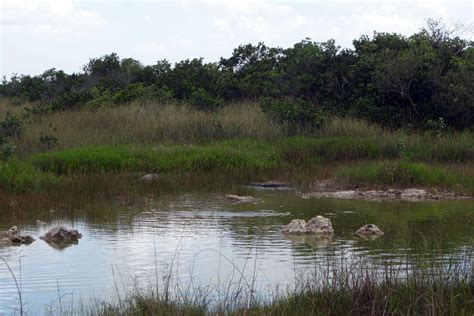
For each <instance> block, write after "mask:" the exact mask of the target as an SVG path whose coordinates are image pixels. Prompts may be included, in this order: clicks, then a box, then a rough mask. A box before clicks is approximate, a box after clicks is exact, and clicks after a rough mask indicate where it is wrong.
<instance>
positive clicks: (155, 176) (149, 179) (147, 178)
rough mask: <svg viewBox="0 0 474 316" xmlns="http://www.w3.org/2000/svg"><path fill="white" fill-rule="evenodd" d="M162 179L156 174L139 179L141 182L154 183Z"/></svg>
mask: <svg viewBox="0 0 474 316" xmlns="http://www.w3.org/2000/svg"><path fill="white" fill-rule="evenodd" d="M159 178H160V176H159V175H158V174H156V173H149V174H146V175H144V176H143V177H141V178H140V179H138V181H140V182H152V181H156V180H158V179H159Z"/></svg>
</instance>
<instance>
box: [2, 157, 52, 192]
mask: <svg viewBox="0 0 474 316" xmlns="http://www.w3.org/2000/svg"><path fill="white" fill-rule="evenodd" d="M59 181H60V178H58V177H57V176H55V175H53V174H50V173H47V172H42V171H41V170H39V169H38V168H36V167H34V166H33V165H31V164H29V163H25V162H21V161H16V160H13V161H10V162H6V163H1V164H0V186H1V188H2V189H4V190H7V191H14V192H25V191H31V190H37V189H42V188H44V187H45V186H49V185H52V184H55V183H57V182H59Z"/></svg>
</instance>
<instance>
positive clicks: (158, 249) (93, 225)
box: [0, 188, 474, 315]
mask: <svg viewBox="0 0 474 316" xmlns="http://www.w3.org/2000/svg"><path fill="white" fill-rule="evenodd" d="M246 190H247V191H245V192H243V193H245V194H252V195H254V196H256V197H258V198H261V201H260V202H258V203H250V204H248V203H247V204H232V203H229V202H227V201H225V200H224V199H222V198H221V197H220V196H218V195H216V194H209V193H193V194H182V195H178V196H175V195H169V196H160V197H155V198H153V199H148V200H147V201H146V203H144V204H139V205H132V206H124V205H120V204H118V203H111V204H110V207H109V210H108V211H107V216H104V218H100V217H99V218H100V219H95V220H91V219H90V218H89V219H86V217H85V216H80V215H78V216H77V217H75V218H68V219H65V218H63V219H60V220H58V219H55V220H54V221H52V222H49V223H48V224H47V225H43V226H42V225H26V224H25V225H21V228H22V231H23V232H24V233H28V234H31V235H33V236H34V237H35V238H37V237H38V236H40V235H41V234H43V233H44V232H46V231H47V230H48V229H49V228H51V226H52V225H55V224H59V223H61V224H65V225H67V226H72V227H74V228H76V229H78V230H79V231H80V232H81V233H82V234H83V238H82V239H81V240H80V241H79V243H78V244H76V245H70V246H68V247H66V248H58V247H56V248H55V247H51V246H50V245H48V244H47V243H45V242H43V241H42V240H39V239H37V240H36V241H35V242H34V243H33V244H31V245H28V246H20V247H3V248H0V257H2V258H4V259H5V260H6V261H7V262H8V263H9V265H10V266H11V268H12V270H13V271H14V272H15V274H16V276H17V278H20V270H21V292H22V295H23V302H24V303H25V309H26V310H27V311H29V314H41V313H42V312H43V311H45V312H46V311H47V310H52V311H58V310H59V306H64V305H67V306H74V305H75V304H78V303H79V302H81V301H83V302H84V301H85V302H90V301H91V298H92V299H109V300H113V299H114V298H116V297H117V295H116V294H117V292H118V293H119V294H120V295H124V293H125V292H129V291H130V290H131V289H133V288H148V287H149V286H155V285H156V280H157V279H158V284H159V285H162V284H163V277H164V276H167V275H172V276H173V278H172V281H171V282H172V283H173V284H179V285H180V287H181V288H188V287H190V288H196V287H199V286H208V285H210V286H213V287H215V288H220V287H223V286H225V284H228V283H229V282H235V281H236V280H241V281H242V280H243V277H242V275H243V276H244V277H245V280H252V279H254V280H255V288H257V289H259V291H260V294H261V295H266V294H269V293H270V292H271V290H272V289H275V287H277V286H280V287H288V286H290V287H291V286H292V285H294V284H295V282H296V281H295V280H296V277H297V276H299V275H301V274H305V273H310V272H311V271H314V269H315V268H317V267H318V265H324V264H328V263H329V262H331V259H338V260H339V259H347V260H360V258H363V259H367V258H368V259H371V261H372V262H375V264H376V265H380V266H386V265H403V264H405V263H406V261H407V260H408V259H407V258H408V257H409V256H410V255H414V254H417V253H419V252H420V248H422V249H424V251H427V252H428V253H429V252H433V253H434V255H435V256H437V260H464V261H465V260H466V256H467V257H468V260H473V259H474V256H473V245H474V230H473V228H472V227H474V226H473V224H474V202H473V201H472V200H466V201H442V202H402V201H385V202H381V201H351V200H335V199H308V200H305V199H302V198H301V197H300V196H299V195H298V194H297V192H296V191H293V190H288V191H265V190H252V189H250V188H247V189H246ZM240 193H242V192H240ZM89 211H91V210H89ZM316 215H323V216H327V217H330V218H331V220H332V221H333V226H334V229H335V234H334V236H333V237H332V238H331V239H318V238H305V237H296V238H293V239H288V238H287V237H285V236H284V235H282V234H281V233H280V230H281V227H282V225H284V224H287V223H288V222H289V221H290V220H291V219H293V218H302V219H309V218H311V217H313V216H316ZM366 223H376V224H377V225H379V226H380V227H381V228H382V229H383V230H384V231H385V233H386V235H385V236H384V237H382V238H380V239H377V240H375V241H366V240H361V239H359V238H357V237H356V236H354V235H353V232H354V231H355V230H356V229H357V228H359V227H360V226H361V225H363V224H366ZM6 228H8V227H7V224H5V223H0V229H2V230H3V229H6ZM20 260H21V264H20ZM20 267H21V269H20ZM170 271H171V274H170ZM245 280H244V282H245ZM249 282H251V281H249ZM18 306H19V301H18V296H17V292H16V287H15V284H14V282H13V280H12V278H11V276H10V274H9V271H8V270H7V268H6V267H5V265H4V264H3V263H2V264H1V265H0V314H2V315H3V314H12V313H15V311H16V310H17V309H18Z"/></svg>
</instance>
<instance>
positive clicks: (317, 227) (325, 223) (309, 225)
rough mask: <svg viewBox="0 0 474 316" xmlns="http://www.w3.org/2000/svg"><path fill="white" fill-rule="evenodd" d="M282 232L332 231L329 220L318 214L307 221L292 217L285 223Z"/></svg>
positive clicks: (324, 232) (321, 232) (319, 232)
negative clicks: (292, 218)
mask: <svg viewBox="0 0 474 316" xmlns="http://www.w3.org/2000/svg"><path fill="white" fill-rule="evenodd" d="M282 232H283V233H284V234H290V235H291V234H331V233H333V232H334V229H333V227H332V223H331V220H330V219H329V218H327V217H324V216H321V215H318V216H316V217H313V218H312V219H310V220H309V221H308V222H306V221H304V220H302V219H294V220H292V221H291V222H290V223H289V224H288V225H286V226H285V227H284V228H283V230H282Z"/></svg>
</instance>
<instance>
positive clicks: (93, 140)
mask: <svg viewBox="0 0 474 316" xmlns="http://www.w3.org/2000/svg"><path fill="white" fill-rule="evenodd" d="M46 134H48V135H52V136H54V137H56V138H58V147H57V149H65V148H74V147H83V146H117V145H131V144H133V145H135V146H137V145H142V146H144V145H146V146H154V145H158V144H176V143H177V144H196V143H202V142H208V141H211V140H220V139H235V138H252V139H265V140H267V139H276V138H278V137H281V136H282V135H283V131H282V128H281V127H279V126H278V125H276V124H274V123H271V122H269V121H268V120H267V119H266V117H265V116H264V115H263V113H262V112H261V110H260V107H259V106H258V104H255V103H241V104H231V105H228V106H226V107H224V108H222V109H219V110H217V111H216V112H203V111H198V110H196V109H193V108H191V107H189V106H186V105H180V104H157V103H149V104H140V103H132V104H129V105H125V106H120V107H114V108H102V109H98V110H80V111H64V112H59V113H54V114H50V115H48V116H45V117H42V118H41V119H40V120H36V121H34V122H33V123H32V124H31V125H29V126H27V127H26V128H25V131H24V135H23V139H22V140H21V141H20V142H18V143H17V144H16V145H17V147H18V152H19V153H20V154H22V155H25V154H30V153H32V152H37V151H41V150H44V148H43V146H42V145H41V143H40V142H39V137H40V135H46Z"/></svg>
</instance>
